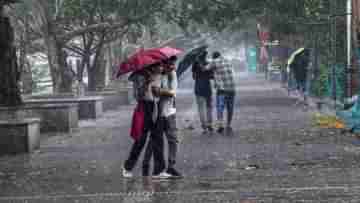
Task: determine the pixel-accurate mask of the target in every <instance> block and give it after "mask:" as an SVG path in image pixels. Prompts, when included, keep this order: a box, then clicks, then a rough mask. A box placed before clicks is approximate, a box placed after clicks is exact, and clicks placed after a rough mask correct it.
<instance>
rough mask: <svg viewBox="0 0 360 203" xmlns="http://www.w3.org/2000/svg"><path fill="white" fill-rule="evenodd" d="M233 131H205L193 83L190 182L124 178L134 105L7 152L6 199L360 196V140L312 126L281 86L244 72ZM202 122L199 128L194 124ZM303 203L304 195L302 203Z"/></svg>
mask: <svg viewBox="0 0 360 203" xmlns="http://www.w3.org/2000/svg"><path fill="white" fill-rule="evenodd" d="M237 78H238V92H237V97H236V112H235V117H234V124H233V128H234V134H233V135H219V134H213V135H203V134H201V129H200V128H199V126H200V124H199V121H198V118H197V109H196V106H195V103H194V98H193V95H192V91H191V89H187V90H182V91H179V92H180V93H179V94H178V100H177V107H178V117H177V118H178V128H179V135H180V137H181V144H180V149H179V150H180V151H179V155H178V163H177V167H178V169H179V170H180V171H182V172H183V173H184V175H185V178H184V179H182V180H162V181H156V180H151V179H144V178H142V177H141V170H140V169H141V160H140V162H139V163H138V165H137V167H136V170H134V174H135V176H136V177H135V178H133V179H130V180H126V179H124V178H122V177H121V167H122V164H123V162H124V160H125V158H126V157H127V156H128V153H129V150H130V147H131V144H132V140H131V138H130V137H129V135H128V134H129V133H128V132H129V126H130V120H131V114H132V109H133V106H130V105H129V106H122V107H120V108H119V109H118V110H117V111H113V112H107V113H105V115H104V117H103V118H101V119H99V120H97V121H82V122H81V123H80V131H79V132H76V133H73V134H65V135H60V134H58V135H51V136H50V135H45V136H44V138H43V139H42V143H41V148H40V150H39V151H38V152H36V153H34V154H30V155H19V156H11V157H1V158H0V203H3V202H6V203H7V202H34V203H35V202H36V203H39V202H61V203H63V202H129V203H130V202H131V203H133V202H154V203H155V202H156V203H167V202H171V203H177V202H186V203H192V202H194V203H195V202H242V203H249V202H251V203H253V202H301V201H300V200H306V202H314V203H315V202H316V203H319V202H324V203H325V202H326V203H329V202H337V201H340V200H344V201H345V202H346V201H348V202H351V201H352V202H360V145H359V141H358V140H357V139H356V138H355V137H353V136H352V135H349V134H341V133H339V132H337V131H333V130H325V129H316V128H313V127H312V126H311V123H310V118H311V112H309V111H306V110H304V109H303V108H301V107H299V106H296V105H295V103H296V99H295V98H290V97H288V96H287V94H286V93H285V92H284V91H283V90H282V89H281V88H280V85H279V84H277V83H270V82H267V81H265V80H263V79H262V77H260V76H256V75H244V76H242V75H238V76H237ZM193 128H195V129H193ZM302 202H304V201H302Z"/></svg>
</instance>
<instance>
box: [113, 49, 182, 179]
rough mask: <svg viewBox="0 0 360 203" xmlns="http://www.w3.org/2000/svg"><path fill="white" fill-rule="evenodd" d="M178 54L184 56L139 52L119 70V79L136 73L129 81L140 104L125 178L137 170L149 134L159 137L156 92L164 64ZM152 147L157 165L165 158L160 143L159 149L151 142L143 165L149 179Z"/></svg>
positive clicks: (171, 52)
mask: <svg viewBox="0 0 360 203" xmlns="http://www.w3.org/2000/svg"><path fill="white" fill-rule="evenodd" d="M179 53H181V51H180V50H177V49H173V48H171V47H163V48H157V49H148V50H140V51H139V52H137V53H136V54H134V55H133V56H131V57H130V58H129V59H128V60H127V61H125V62H123V63H122V64H120V66H119V70H118V72H117V74H116V76H117V77H119V76H121V75H122V74H125V73H128V72H134V73H133V74H132V75H131V76H130V78H129V79H130V80H131V81H132V82H133V84H134V94H135V95H134V96H135V98H136V99H137V101H138V106H137V108H136V109H135V111H134V117H133V124H132V129H131V136H132V137H133V138H134V139H135V142H134V144H133V146H132V148H131V151H130V154H129V158H128V159H127V160H126V161H125V163H124V166H123V170H122V174H123V176H124V177H127V178H130V177H133V174H132V173H131V170H132V169H133V168H134V166H135V164H136V162H137V160H138V158H139V155H140V153H141V151H142V149H143V148H144V145H145V143H146V140H147V137H148V135H147V134H148V132H149V131H150V132H151V136H150V137H156V136H155V135H156V134H155V129H156V128H155V127H156V126H155V123H156V122H157V119H158V117H159V110H158V104H157V102H156V101H157V97H158V96H159V93H158V95H157V96H156V95H155V94H154V91H155V90H157V89H159V87H160V79H161V73H162V72H163V70H164V69H163V68H164V65H163V62H164V61H168V60H169V58H171V56H174V55H176V54H179ZM139 107H142V108H139ZM139 109H140V110H139ZM136 113H139V114H136ZM135 115H139V116H138V117H140V118H138V119H136V117H135ZM153 146H155V150H154V162H155V163H157V161H156V160H159V159H161V157H162V153H163V149H162V148H163V146H162V145H161V143H160V145H159V146H160V147H157V146H158V145H156V142H151V139H150V140H149V142H148V147H147V149H146V152H145V156H144V162H143V175H144V176H147V175H148V170H149V169H148V168H149V162H150V159H151V156H152V154H153V151H152V149H153ZM170 176H171V175H169V174H167V173H166V172H164V171H161V172H159V174H158V177H160V178H167V177H170Z"/></svg>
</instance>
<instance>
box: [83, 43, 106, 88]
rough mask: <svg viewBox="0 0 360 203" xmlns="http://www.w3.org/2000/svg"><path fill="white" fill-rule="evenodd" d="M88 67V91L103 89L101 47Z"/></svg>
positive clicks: (103, 64)
mask: <svg viewBox="0 0 360 203" xmlns="http://www.w3.org/2000/svg"><path fill="white" fill-rule="evenodd" d="M87 67H88V90H89V91H96V90H101V89H103V88H104V87H105V72H106V71H105V62H104V60H103V50H102V47H99V48H98V51H97V52H96V55H95V57H94V60H93V61H92V63H91V65H89V66H87Z"/></svg>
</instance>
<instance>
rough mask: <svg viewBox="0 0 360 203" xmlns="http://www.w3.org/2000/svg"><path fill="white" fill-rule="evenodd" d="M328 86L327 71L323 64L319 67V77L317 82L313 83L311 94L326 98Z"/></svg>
mask: <svg viewBox="0 0 360 203" xmlns="http://www.w3.org/2000/svg"><path fill="white" fill-rule="evenodd" d="M328 84H329V71H328V67H327V65H325V64H321V65H320V66H319V76H318V78H317V80H315V81H313V84H312V93H313V95H314V96H317V97H325V96H328V95H329V94H328Z"/></svg>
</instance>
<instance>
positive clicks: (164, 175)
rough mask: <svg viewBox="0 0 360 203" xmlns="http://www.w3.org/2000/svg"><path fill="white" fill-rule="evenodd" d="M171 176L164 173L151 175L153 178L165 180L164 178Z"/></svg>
mask: <svg viewBox="0 0 360 203" xmlns="http://www.w3.org/2000/svg"><path fill="white" fill-rule="evenodd" d="M171 176H172V175H171V174H169V173H167V172H165V171H164V172H161V173H159V174H157V175H153V178H159V179H166V178H170V177H171Z"/></svg>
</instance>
